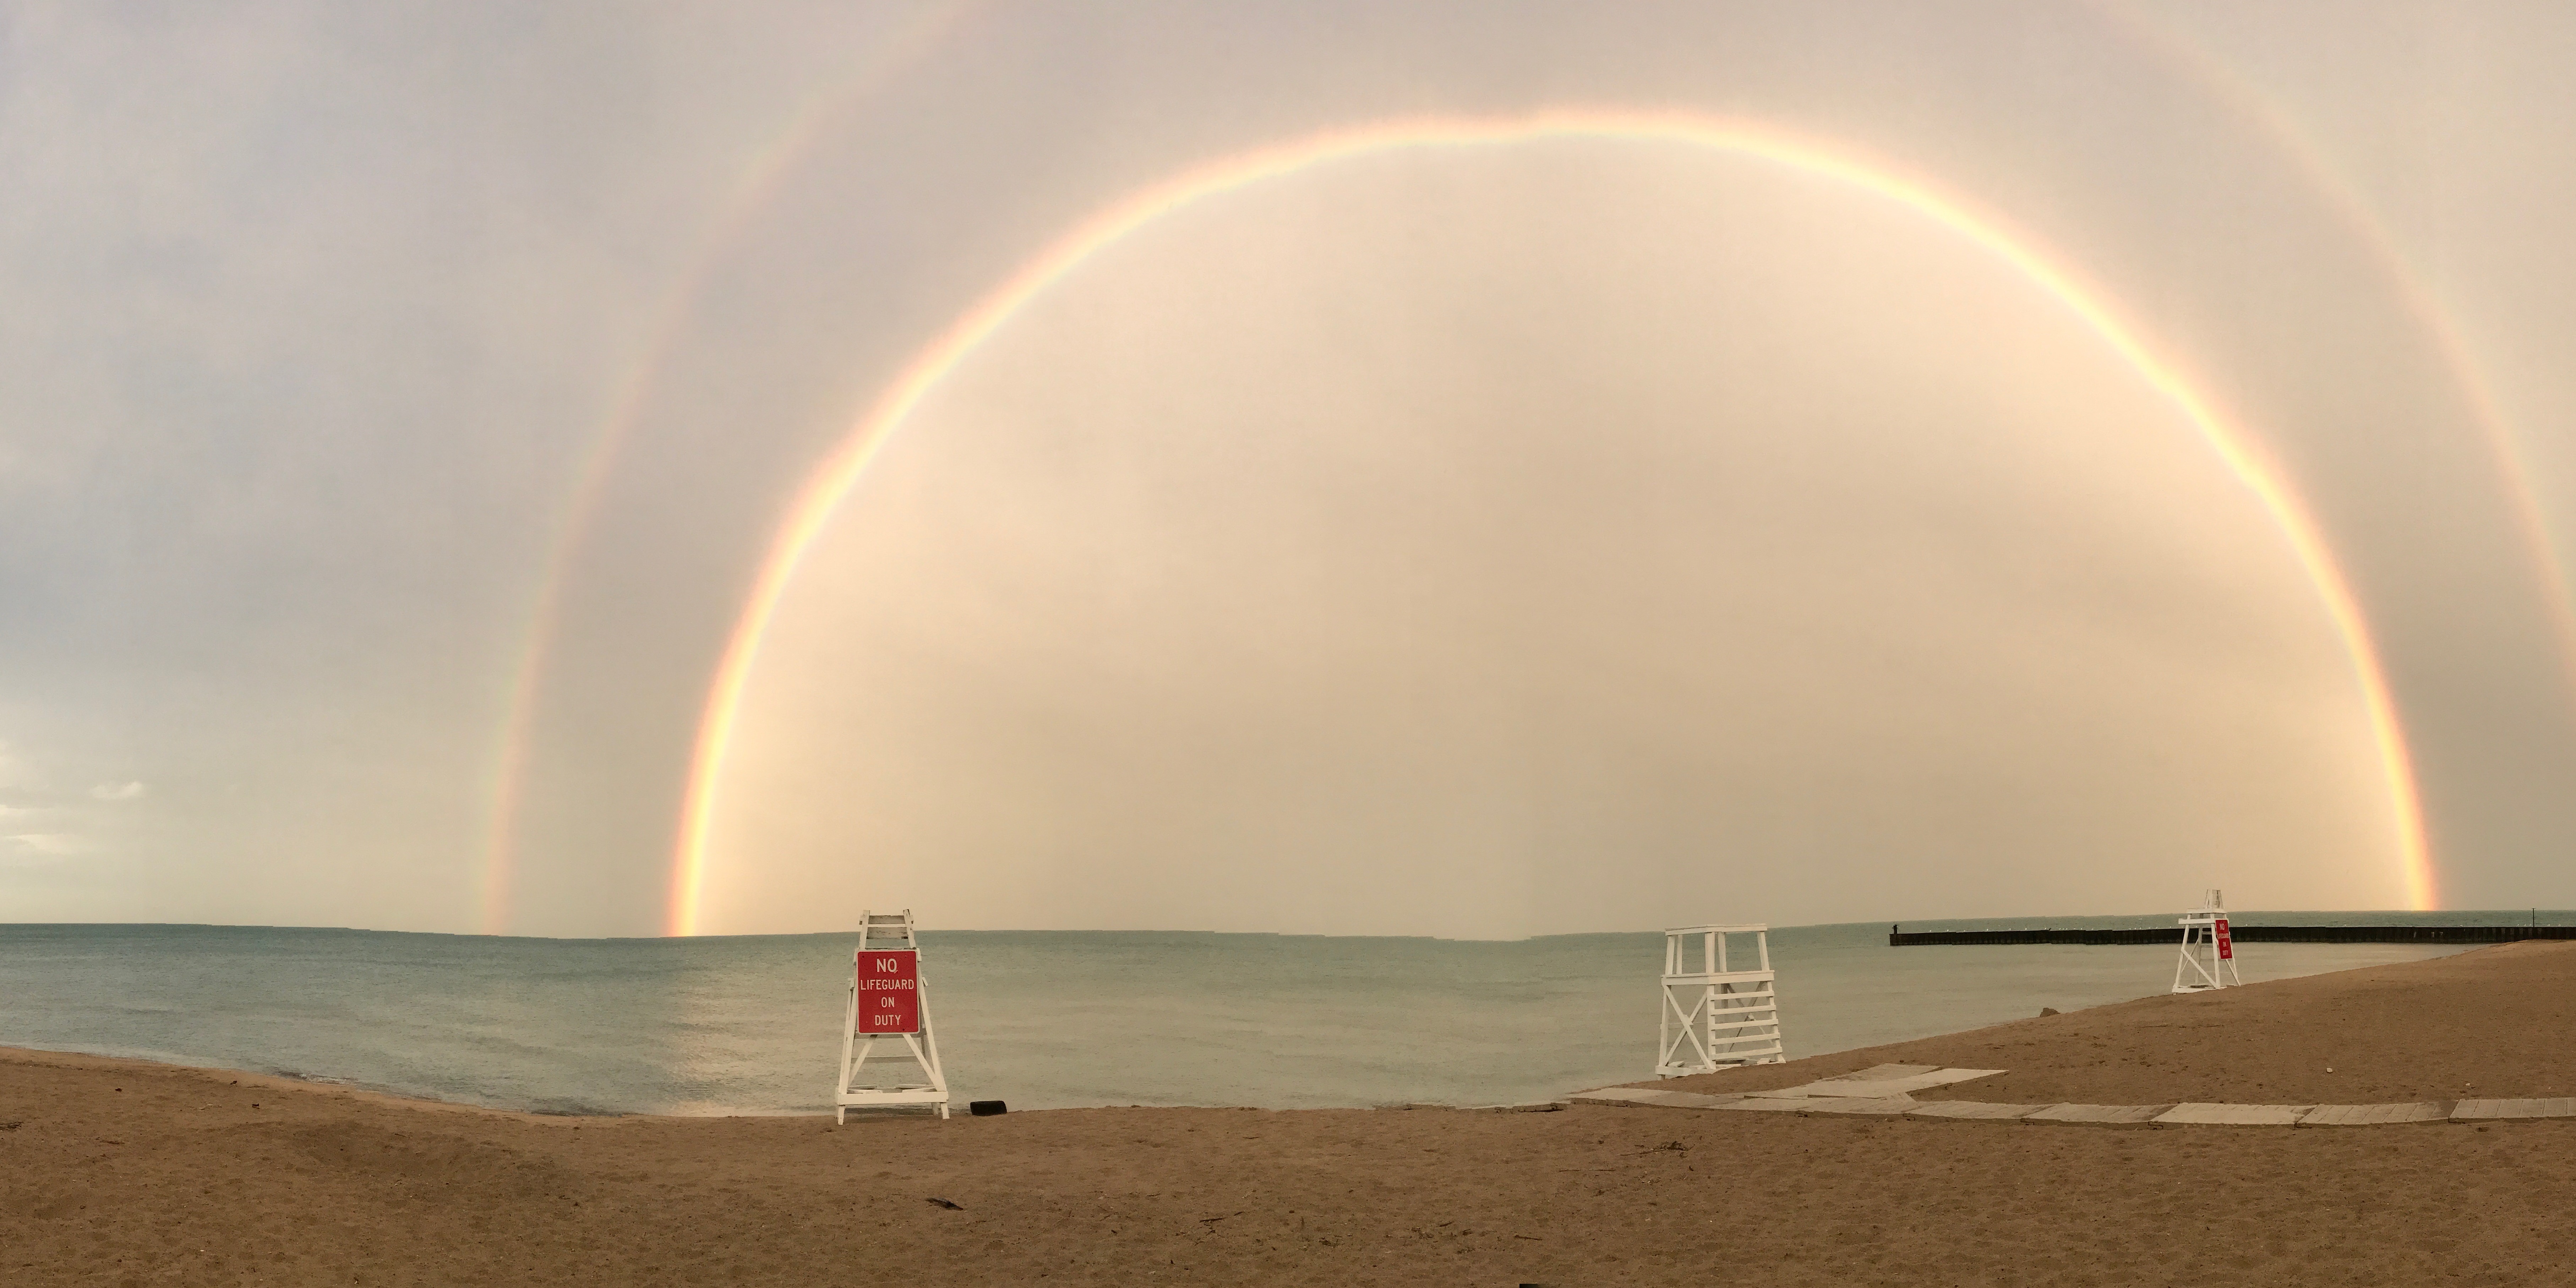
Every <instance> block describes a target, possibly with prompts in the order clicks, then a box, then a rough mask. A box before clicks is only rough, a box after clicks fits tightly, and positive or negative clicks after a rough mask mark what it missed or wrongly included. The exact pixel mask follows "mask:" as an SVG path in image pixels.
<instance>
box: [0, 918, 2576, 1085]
mask: <svg viewBox="0 0 2576 1288" xmlns="http://www.w3.org/2000/svg"><path fill="white" fill-rule="evenodd" d="M2531 954H2539V955H2542V956H2546V955H2551V954H2560V955H2565V956H2566V958H2567V960H2568V961H2569V962H2570V963H2571V964H2576V943H2566V942H2558V941H2550V940H2523V941H2516V942H2512V943H2505V944H2492V945H2485V946H2481V947H2477V948H2472V949H2469V950H2467V951H2464V952H2460V953H2455V954H2450V955H2446V956H2442V957H2434V958H2427V959H2424V960H2422V961H2416V962H2405V963H2396V964H2390V965H2375V966H2362V967H2353V968H2349V969H2346V970H2341V971H2328V972H2322V973H2319V974H2314V975H2299V976H2291V977H2287V978H2282V979H2273V980H2265V981H2261V982H2258V983H2253V984H2247V985H2243V986H2241V987H2237V988H2230V989H2226V990H2223V991H2220V992H2214V993H2193V994H2153V995H2149V996H2146V997H2141V998H2134V999H2130V1000H2127V1001H2119V1002H2107V1003H2102V1004H2099V1005H2095V1006H2089V1007H2080V1008H2076V1009H2073V1010H2067V1011H2063V1012H2059V1013H2057V1014H2054V1015H2047V1016H2034V1017H2029V1018H2023V1019H2014V1020H2006V1021H2002V1022H2000V1023H1996V1024H1989V1025H1983V1026H1979V1027H1975V1028H1969V1029H1961V1030H1957V1031H1954V1032H1950V1033H1944V1034H1937V1035H1934V1036H1931V1037H1924V1038H1912V1039H1907V1040H1904V1041H1900V1042H1891V1043H1878V1044H1874V1045H1869V1046H1861V1047H1852V1048H1848V1049H1845V1050H1840V1051H1831V1052H1823V1053H1820V1054H1816V1055H1810V1056H1800V1057H1798V1058H1796V1059H1793V1060H1790V1061H1787V1062H1785V1063H1781V1064H1770V1065H1750V1066H1743V1067H1739V1068H1733V1069H1726V1070H1720V1071H1718V1072H1715V1073H1708V1074H1695V1075H1691V1076H1688V1077H1682V1078H1642V1079H1637V1080H1634V1081H1628V1082H1615V1083H1608V1084H1604V1085H1603V1086H1600V1087H1573V1088H1566V1089H1564V1090H1562V1091H1559V1092H1557V1093H1556V1094H1555V1095H1554V1096H1552V1097H1551V1098H1550V1099H1548V1100H1544V1101H1532V1102H1525V1103H1521V1104H1479V1105H1445V1104H1437V1103H1427V1102H1417V1103H1409V1104H1387V1105H1371V1106H1339V1107H1329V1108H1286V1109H1272V1108H1268V1107H1265V1106H1255V1105H1123V1106H1121V1105H1090V1106H1066V1107H1060V1108H1051V1109H1028V1110H1015V1111H1013V1112H1014V1113H1018V1114H1033V1113H1074V1112H1085V1111H1089V1110H1105V1109H1121V1110H1137V1109H1157V1110H1160V1109H1170V1110H1175V1111H1181V1110H1231V1109H1254V1110H1259V1111H1261V1112H1265V1113H1327V1112H1331V1113H1346V1112H1369V1111H1375V1110H1412V1109H1443V1110H1450V1111H1454V1112H1461V1113H1467V1112H1486V1111H1493V1112H1506V1111H1516V1110H1517V1111H1526V1110H1529V1109H1531V1108H1534V1107H1536V1106H1539V1105H1546V1104H1555V1105H1565V1104H1568V1103H1570V1099H1569V1098H1570V1097H1573V1096H1577V1095H1580V1094H1582V1093H1584V1092H1588V1091H1604V1090H1610V1089H1613V1088H1637V1089H1649V1090H1657V1089H1659V1090H1666V1091H1675V1092H1684V1093H1690V1094H1695V1095H1729V1094H1739V1093H1744V1092H1755V1091H1769V1090H1776V1089H1778V1088H1781V1087H1787V1086H1792V1085H1796V1084H1799V1083H1804V1082H1810V1081H1814V1080H1817V1079H1821V1078H1835V1077H1840V1076H1842V1075H1845V1074H1848V1073H1851V1072H1854V1071H1856V1070H1860V1069H1863V1068H1866V1067H1868V1066H1871V1065H1877V1064H1911V1063H1929V1064H1936V1065H1944V1066H1951V1067H1975V1068H2001V1069H2004V1070H2005V1071H2006V1074H2005V1076H2004V1077H2001V1078H1997V1079H1987V1080H1984V1081H1982V1082H1981V1083H1979V1084H1978V1085H1977V1086H1976V1087H1973V1088H1970V1087H1949V1088H1940V1089H1934V1090H1929V1091H1925V1092H1922V1093H1920V1094H1919V1095H1918V1096H1917V1097H1916V1098H1917V1099H1922V1100H1927V1101H1931V1100H1979V1099H2002V1100H2050V1101H2052V1102H2070V1101H2087V1100H2089V1101H2097V1102H2098V1101H2105V1100H2106V1098H2107V1099H2110V1100H2116V1099H2118V1098H2120V1096H2122V1095H2125V1096H2127V1097H2128V1098H2130V1099H2132V1100H2136V1101H2137V1102H2138V1103H2151V1102H2158V1101H2159V1100H2160V1101H2161V1102H2162V1103H2177V1102H2183V1101H2193V1102H2232V1103H2280V1102H2284V1101H2289V1100H2300V1099H2304V1100H2305V1101H2306V1102H2307V1103H2311V1104H2325V1103H2374V1102H2376V1103H2405V1102H2416V1101H2429V1100H2436V1099H2446V1098H2447V1099H2454V1100H2456V1099H2461V1098H2464V1096H2463V1094H2462V1093H2463V1092H2472V1091H2473V1092H2476V1093H2477V1094H2478V1096H2479V1098H2488V1097H2501V1096H2527V1097H2553V1096H2568V1095H2576V1061H2568V1060H2559V1059H2557V1058H2555V1052H2554V1050H2547V1049H2544V1050H2539V1051H2534V1052H2530V1053H2527V1054H2528V1055H2529V1056H2530V1057H2531V1058H2530V1059H2528V1060H2527V1061H2525V1063H2529V1064H2537V1065H2542V1066H2545V1068H2546V1071H2547V1074H2548V1076H2542V1077H2538V1078H2535V1079H2533V1080H2532V1081H2533V1083H2534V1085H2532V1086H2529V1087H2516V1086H2511V1085H2504V1084H2501V1083H2497V1082H2494V1081H2489V1082H2488V1083H2487V1084H2486V1085H2485V1086H2480V1085H2479V1082H2480V1079H2479V1078H2478V1077H2477V1076H2475V1075H2474V1074H2472V1075H2471V1076H2469V1077H2466V1078H2462V1079H2459V1080H2458V1082H2457V1084H2456V1085H2453V1084H2452V1083H2450V1082H2449V1081H2448V1080H2449V1079H2450V1078H2451V1076H2452V1072H2451V1070H2449V1069H2447V1068H2444V1067H2442V1062H2441V1061H2439V1060H2427V1059H2425V1057H2424V1052H2423V1051H2422V1050H2421V1049H2419V1044H2418V1043H2415V1042H2413V1041H2410V1042H2409V1043H2408V1044H2407V1045H2406V1047H2405V1048H2404V1050H2403V1052H2402V1053H2398V1052H2389V1051H2386V1050H2379V1051H2374V1050H2372V1049H2371V1048H2370V1046H2369V1045H2368V1044H2367V1043H2366V1042H2364V1043H2358V1044H2355V1043H2347V1044H2346V1050H2347V1051H2348V1052H2349V1054H2347V1055H2345V1056H2342V1057H2338V1058H2340V1059H2342V1060H2343V1061H2344V1063H2342V1064H2340V1065H2332V1066H2327V1065H2324V1064H2322V1063H2321V1062H2311V1063H2319V1067H2320V1068H2339V1069H2342V1070H2343V1071H2344V1072H2342V1073H2340V1074H2333V1075H2331V1080H2328V1079H2327V1078H2326V1077H2325V1076H2324V1075H2310V1076H2306V1077H2302V1076H2300V1075H2299V1074H2296V1073H2293V1072H2291V1071H2290V1070H2286V1069H2280V1070H2276V1071H2275V1072H2274V1073H2273V1074H2272V1075H2271V1076H2269V1077H2265V1076H2262V1075H2261V1074H2260V1073H2259V1072H2249V1070H2256V1071H2259V1069H2260V1068H2262V1067H2263V1061H2262V1060H2261V1058H2260V1050H2259V1049H2258V1050H2257V1058H2255V1059H2252V1060H2248V1059H2247V1057H2246V1056H2245V1054H2244V1052H2243V1051H2242V1050H2238V1051H2235V1052H2232V1053H2230V1055H2229V1056H2228V1057H2227V1058H2226V1059H2225V1060H2222V1061H2209V1062H2203V1063H2201V1064H2199V1066H2198V1067H2197V1068H2195V1067H2192V1065H2193V1061H2192V1058H2191V1052H2192V1051H2193V1049H2194V1045H2193V1041H2192V1039H2193V1038H2194V1036H2195V1035H2198V1036H2201V1037H2206V1036H2207V1035H2208V1033H2209V1032H2210V1031H2211V1029H2212V1026H2213V1025H2214V1024H2219V1023H2224V1022H2228V1021H2235V1022H2242V1017H2241V1016H2239V1015H2237V1014H2235V1012H2241V1011H2242V1010H2244V1009H2246V1008H2247V1007H2248V1006H2249V1004H2260V1003H2266V1002H2274V1001H2275V999H2278V1004H2276V1005H2274V1006H2271V1007H2269V1008H2264V1009H2268V1010H2270V1011H2273V1012H2287V1011H2293V1010H2295V1009H2297V1008H2298V1007H2299V1006H2300V1005H2302V1003H2303V1000H2304V999H2307V998H2310V997H2312V996H2314V995H2317V994H2320V993H2340V992H2343V991H2346V990H2348V989H2350V988H2351V987H2352V986H2353V985H2355V984H2357V983H2375V982H2378V981H2381V980H2383V979H2394V980H2398V981H2400V982H2401V986H2403V985H2404V984H2405V983H2408V982H2411V983H2413V984H2415V985H2417V986H2421V985H2422V984H2423V983H2424V982H2425V981H2424V976H2426V975H2428V974H2439V973H2440V968H2441V966H2442V964H2444V963H2450V964H2453V966H2454V968H2455V969H2456V967H2457V965H2458V964H2460V963H2468V964H2469V969H2470V970H2471V971H2472V972H2475V971H2477V970H2479V969H2482V968H2483V967H2484V966H2485V965H2488V964H2492V963H2497V962H2500V961H2504V960H2507V959H2512V958H2516V957H2517V955H2526V956H2527V955H2531ZM2534 960H2538V958H2534ZM2566 1001H2567V1005H2566V1007H2565V1009H2564V1010H2563V1011H2562V1012H2561V1013H2560V1014H2559V1015H2558V1016H2557V1022H2561V1023H2566V1024H2570V1025H2576V996H2571V997H2570V998H2568V999H2566ZM2217 1003H2224V1004H2227V1005H2229V1006H2230V1007H2231V1008H2233V1010H2232V1011H2231V1014H2230V1015H2229V1016H2227V1017H2225V1020H2222V1019H2221V1018H2220V1017H2217V1016H2214V1015H2209V1014H2206V1012H2208V1010H2209V1008H2210V1007H2211V1006H2212V1005H2213V1004H2217ZM2269 1018H2271V1019H2275V1020H2277V1019H2281V1018H2286V1016H2285V1015H2281V1014H2275V1015H2273V1016H2271V1017H2269ZM2414 1023H2415V1027H2414V1029H2413V1030H2411V1031H2412V1032H2414V1033H2415V1034H2416V1035H2417V1036H2418V1037H2420V1036H2421V1035H2422V1027H2423V1023H2424V1021H2423V1019H2422V1017H2420V1016H2419V1017H2417V1018H2416V1020H2415V1021H2414ZM2549 1023H2550V1021H2548V1020H2543V1021H2542V1022H2541V1023H2538V1024H2522V1025H2518V1026H2515V1027H2514V1029H2513V1030H2512V1031H2514V1032H2518V1033H2520V1034H2522V1035H2524V1036H2526V1037H2528V1036H2531V1035H2533V1034H2535V1033H2537V1032H2541V1031H2546V1029H2547V1028H2548V1027H2549ZM2140 1024H2144V1025H2149V1026H2156V1027H2162V1028H2165V1029H2168V1030H2171V1031H2172V1032H2171V1036H2173V1037H2174V1038H2176V1039H2178V1048H2177V1049H2178V1052H2179V1054H2177V1055H2176V1056H2174V1057H2173V1058H2171V1059H2167V1060H2163V1061H2161V1062H2160V1061H2157V1060H2154V1059H2149V1060H2146V1061H2144V1063H2145V1064H2146V1065H2147V1066H2148V1067H2161V1068H2164V1069H2165V1070H2167V1071H2168V1072H2169V1073H2170V1074H2173V1075H2175V1077H2176V1079H2177V1080H2176V1081H2175V1082H2174V1083H2173V1085H2172V1086H2171V1087H2170V1088H2166V1087H2161V1086H2155V1085H2143V1084H2141V1083H2140V1082H2138V1081H2137V1080H2135V1079H2121V1080H2118V1081H2117V1082H2116V1083H2115V1084H2114V1085H2115V1086H2116V1087H2117V1088H2118V1090H2117V1091H2111V1090H2108V1089H2105V1088H2103V1087H2100V1086H2081V1085H2074V1084H2069V1083H2067V1082H2065V1081H2063V1079H2062V1077H2061V1078H2058V1079H2051V1078H2048V1077H2045V1076H2042V1075H2038V1074H2035V1073H2034V1072H2033V1071H2031V1070H2028V1069H2015V1068H2014V1066H2013V1063H2012V1061H2013V1059H2014V1057H2015V1055H2016V1053H2021V1052H2027V1051H2029V1050H2031V1049H2032V1048H2033V1047H2034V1046H2036V1045H2040V1044H2047V1043H2054V1042H2069V1041H2072V1042H2098V1041H2100V1040H2101V1039H2102V1036H2103V1032H2102V1031H2108V1030H2116V1029H2125V1028H2128V1027H2131V1026H2134V1025H2140ZM2436 1045H2438V1044H2436ZM2488 1046H2489V1049H2488V1050H2487V1051H2485V1052H2484V1053H2483V1054H2482V1055H2481V1057H2480V1058H2479V1060H2478V1063H2479V1064H2480V1065H2481V1066H2482V1067H2487V1066H2492V1065H2493V1063H2494V1062H2495V1060H2496V1058H2497V1053H2496V1052H2495V1051H2494V1050H2493V1049H2492V1044H2488ZM2542 1046H2543V1047H2544V1048H2545V1047H2546V1044H2545V1043H2544V1044H2542ZM2392 1054H2396V1055H2399V1056H2400V1058H2399V1059H2398V1060H2396V1061H2393V1062H2392V1061H2391V1060H2389V1059H2388V1057H2389V1056H2390V1055H2392ZM2374 1057H2376V1058H2374ZM13 1061H14V1062H26V1063H36V1064H50V1063H59V1064H61V1065H62V1066H63V1067H93V1068H99V1069H117V1068H133V1069H136V1070H138V1071H153V1070H159V1071H172V1072H180V1073H193V1074H197V1075H200V1076H203V1077H206V1078H208V1079H209V1080H221V1081H225V1082H227V1083H228V1084H235V1085H252V1086H261V1087H273V1088H275V1089H276V1090H278V1091H280V1092H284V1093H298V1092H301V1093H314V1094H324V1095H335V1096H343V1097H348V1098H351V1099H356V1100H363V1101H367V1102H370V1103H379V1104H385V1105H390V1106H404V1107H412V1108H417V1109H422V1110H426V1111H434V1112H454V1113H467V1114H482V1115H492V1116H497V1117H501V1118H505V1119H512V1120H521V1121H530V1122H540V1123H548V1124H562V1123H567V1122H612V1121H620V1120H630V1119H632V1120H656V1121H664V1120H667V1121H673V1122H707V1121H731V1120H765V1119H780V1120H787V1121H810V1120H812V1119H815V1118H822V1117H829V1116H831V1114H832V1111H831V1110H830V1109H829V1108H827V1107H819V1106H818V1107H816V1108H814V1109H811V1110H795V1111H779V1112H740V1113H710V1114H669V1113H654V1112H649V1111H620V1110H603V1111H598V1112H561V1111H545V1110H527V1109H509V1108H502V1107H498V1106H491V1105H478V1104H473V1103H470V1102H466V1101H456V1100H445V1099H441V1098H438V1097H436V1096H430V1095H421V1094H412V1093H406V1092H401V1091H393V1090H387V1089H384V1088H380V1087H371V1086H367V1085H363V1084H357V1083H349V1082H342V1081H338V1080H336V1079H331V1078H328V1077H327V1076H325V1077H315V1078H304V1077H297V1076H295V1075H292V1074H274V1073H261V1072H258V1071H255V1070H245V1069H237V1068H230V1067H226V1066H221V1065H195V1064H182V1063H176V1062H170V1061H161V1060H154V1059H150V1058H147V1057H140V1056H114V1055H101V1054H96V1053H91V1052H83V1051H71V1050H60V1049H55V1048H46V1047H18V1046H8V1045H0V1062H13ZM2392 1063H2395V1064H2400V1065H2403V1066H2404V1069H2403V1072H2404V1075H2405V1076H2404V1077H2401V1078H2397V1079H2394V1080H2392V1079H2391V1077H2390V1075H2391V1073H2392V1072H2394V1071H2393V1070H2391V1069H2390V1068H2388V1067H2387V1066H2388V1065H2390V1064H2392ZM2532 1071H2533V1072H2534V1073H2540V1072H2542V1071H2543V1070H2542V1069H2538V1068H2535V1069H2533V1070H2532ZM2214 1075H2215V1076H2214ZM2230 1075H2233V1076H2230ZM2374 1075H2376V1080H2374ZM2407 1079H2411V1081H2409V1080H2407ZM2229 1086H2233V1087H2235V1088H2237V1090H2238V1092H2240V1093H2245V1092H2252V1093H2260V1095H2258V1096H2254V1097H2252V1098H2249V1097H2248V1096H2247V1095H2245V1094H2235V1095H2230V1094H2226V1093H2224V1092H2223V1091H2222V1090H2221V1088H2225V1087H2229ZM2363 1087H2375V1088H2380V1089H2381V1094H2364V1092H2363V1091H2362V1090H2361V1088H2363ZM2292 1088H2295V1089H2296V1090H2295V1091H2294V1090H2291V1089H2292ZM2167 1090H2170V1091H2172V1092H2173V1093H2175V1094H2171V1095H2167V1094H2165V1092H2166V1091H2167ZM2204 1093H2205V1094H2204ZM2300 1093H2305V1094H2304V1095H2302V1094H2300ZM2445 1093H2447V1095H2446V1094H2445ZM953 1103H955V1104H959V1105H962V1104H963V1103H964V1099H963V1098H962V1097H961V1098H960V1099H958V1100H956V1101H954V1102H953Z"/></svg>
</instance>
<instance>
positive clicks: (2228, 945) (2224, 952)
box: [2213, 917, 2236, 961]
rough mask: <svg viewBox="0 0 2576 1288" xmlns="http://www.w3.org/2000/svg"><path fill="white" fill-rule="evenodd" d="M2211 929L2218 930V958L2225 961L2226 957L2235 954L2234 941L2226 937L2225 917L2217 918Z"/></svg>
mask: <svg viewBox="0 0 2576 1288" xmlns="http://www.w3.org/2000/svg"><path fill="white" fill-rule="evenodd" d="M2213 929H2215V930H2216V931H2217V932H2218V957H2219V960H2221V961H2225V960H2227V959H2228V958H2231V957H2234V956H2235V955H2236V941H2235V940H2233V939H2230V938H2228V937H2227V918H2225V917H2221V918H2219V919H2218V924H2217V925H2216V926H2215V927H2213Z"/></svg>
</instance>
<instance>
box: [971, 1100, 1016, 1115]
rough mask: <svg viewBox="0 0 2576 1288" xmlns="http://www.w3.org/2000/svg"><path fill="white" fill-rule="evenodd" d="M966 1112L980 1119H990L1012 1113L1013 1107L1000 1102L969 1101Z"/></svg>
mask: <svg viewBox="0 0 2576 1288" xmlns="http://www.w3.org/2000/svg"><path fill="white" fill-rule="evenodd" d="M966 1112H968V1113H970V1114H973V1115H975V1116H976V1117H978V1118H990V1117H992V1116H993V1115H995V1114H1007V1113H1009V1112H1011V1107H1010V1106H1009V1105H1007V1104H1004V1103H1002V1102H1001V1101H999V1100H969V1101H967V1102H966Z"/></svg>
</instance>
